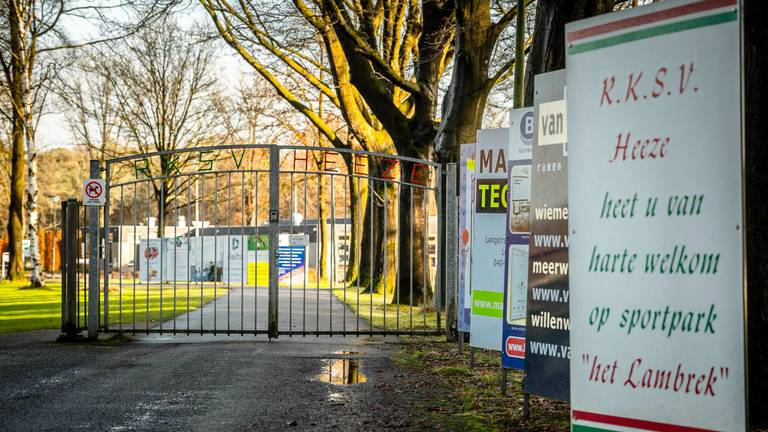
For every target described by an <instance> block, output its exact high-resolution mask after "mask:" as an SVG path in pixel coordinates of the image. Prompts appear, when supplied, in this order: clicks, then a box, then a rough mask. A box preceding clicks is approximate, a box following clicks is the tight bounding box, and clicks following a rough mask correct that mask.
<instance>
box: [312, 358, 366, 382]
mask: <svg viewBox="0 0 768 432" xmlns="http://www.w3.org/2000/svg"><path fill="white" fill-rule="evenodd" d="M338 354H340V355H342V356H344V357H342V358H334V359H325V360H323V366H322V368H321V369H320V374H319V375H318V376H317V379H318V380H320V381H323V382H327V383H331V384H336V385H354V384H360V383H364V382H366V380H367V379H366V377H365V374H363V372H362V360H360V359H356V358H349V357H347V356H349V355H355V354H358V353H357V352H352V351H343V352H340V353H338Z"/></svg>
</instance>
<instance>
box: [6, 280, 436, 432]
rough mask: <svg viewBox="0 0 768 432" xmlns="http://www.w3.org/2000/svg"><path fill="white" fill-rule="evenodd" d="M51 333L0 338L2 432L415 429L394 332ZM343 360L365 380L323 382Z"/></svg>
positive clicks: (415, 394) (416, 396) (414, 392)
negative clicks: (77, 337)
mask: <svg viewBox="0 0 768 432" xmlns="http://www.w3.org/2000/svg"><path fill="white" fill-rule="evenodd" d="M231 295H237V296H239V295H240V293H239V292H237V291H235V292H233V294H231ZM232 300H234V299H232ZM330 301H335V300H333V299H330ZM281 302H282V300H281ZM220 304H221V300H219V302H217V304H216V305H215V306H214V305H208V306H206V307H208V308H210V307H219V305H220ZM231 304H232V303H230V305H231ZM281 310H282V307H281ZM329 310H332V308H331V309H329ZM206 312H207V311H206ZM336 313H340V314H342V315H344V314H346V313H349V311H348V310H347V311H346V312H345V311H344V310H343V306H342V307H341V308H337V311H332V314H336ZM206 315H207V313H204V314H203V316H206ZM217 315H218V314H217ZM339 322H341V321H339ZM164 325H167V322H166V323H164ZM57 334H58V332H56V331H39V332H26V333H13V334H3V335H0V430H23V431H26V430H30V431H31V430H35V431H38V430H56V431H59V430H107V431H124V430H125V431H131V430H193V431H195V430H200V431H207V432H210V431H220V430H222V431H228V430H232V431H242V430H258V431H260V430H265V431H271V430H382V429H410V430H421V429H423V426H421V425H420V419H419V418H418V417H417V416H416V414H415V413H414V410H413V407H414V405H415V404H416V403H417V402H418V401H423V400H426V399H425V398H428V397H429V394H428V390H427V389H423V388H413V387H412V386H407V385H405V384H404V383H405V382H406V380H407V376H405V377H404V374H405V372H403V371H401V370H399V369H398V368H397V367H396V366H394V365H393V363H392V360H391V357H392V355H393V354H394V353H395V351H396V349H397V347H396V344H397V342H398V341H397V339H394V338H392V337H389V338H387V339H385V338H382V337H374V338H369V337H361V338H354V337H346V338H343V337H335V336H334V337H319V338H318V337H293V338H288V337H285V336H281V337H280V338H279V339H277V340H272V341H268V340H267V339H266V338H264V337H254V336H239V335H237V336H234V335H233V336H226V335H216V336H213V335H206V336H181V335H180V336H175V337H174V336H168V335H162V336H149V337H138V338H137V339H135V340H133V341H129V342H123V343H104V342H102V343H101V344H96V345H94V344H87V343H78V344H61V343H56V342H55V341H54V339H55V338H56V336H57ZM343 352H353V353H355V354H351V355H346V356H345V355H344V354H343ZM341 357H352V358H355V359H359V360H360V371H361V372H362V374H364V376H365V382H364V383H360V384H357V385H349V386H343V385H337V384H331V383H327V382H323V381H322V380H321V379H320V377H321V376H333V375H337V374H338V373H339V372H338V371H330V370H329V367H330V366H329V365H330V364H331V363H332V360H329V359H335V358H341ZM347 372H349V371H347Z"/></svg>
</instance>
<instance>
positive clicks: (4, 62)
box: [0, 0, 173, 286]
mask: <svg viewBox="0 0 768 432" xmlns="http://www.w3.org/2000/svg"><path fill="white" fill-rule="evenodd" d="M169 1H170V3H165V2H163V1H160V0H152V1H150V2H149V7H148V8H146V9H145V11H144V12H145V13H141V14H139V15H138V17H136V20H135V22H132V23H131V24H130V25H129V26H128V27H127V28H124V27H122V26H120V25H118V23H116V22H113V23H111V24H112V25H111V26H109V27H108V28H107V31H106V33H105V35H104V37H103V38H98V39H95V40H89V41H82V42H73V41H72V40H70V39H69V38H68V37H67V34H66V32H64V31H63V30H62V28H61V25H62V22H63V21H64V20H65V18H67V17H71V18H80V19H88V18H90V19H93V20H94V21H93V22H104V21H105V20H106V16H105V14H104V11H105V10H111V11H116V10H123V11H125V12H128V9H130V8H133V7H135V6H137V5H140V4H142V3H143V2H142V1H141V0H134V1H129V0H126V1H125V2H117V3H109V4H98V5H97V4H90V3H76V4H72V3H69V2H63V1H61V0H8V2H3V3H0V30H2V36H0V67H1V68H2V71H3V75H2V77H3V79H4V81H5V84H4V85H5V87H6V88H7V92H8V99H9V100H10V104H9V105H10V114H9V115H8V117H9V119H10V122H11V127H12V132H11V145H10V147H11V187H10V205H9V220H8V236H9V242H10V245H11V246H10V255H11V260H10V268H9V272H8V277H9V279H12V280H24V279H25V275H24V268H23V261H22V252H21V241H22V237H23V234H24V222H25V219H26V223H27V231H28V236H29V240H30V243H31V249H30V251H31V254H32V285H34V286H40V285H42V284H43V279H42V265H41V261H40V254H39V250H38V245H39V241H38V235H37V220H38V213H37V200H38V197H37V195H38V194H37V162H36V157H37V146H36V144H35V125H36V122H37V121H38V119H39V116H38V115H37V113H36V112H35V107H36V106H37V107H40V106H42V105H43V103H44V102H43V101H41V100H37V101H36V100H35V99H37V96H39V95H43V96H45V95H46V94H47V88H45V86H46V85H47V82H48V81H49V79H50V78H51V75H49V72H50V71H52V70H54V71H55V70H56V68H55V67H53V66H54V64H55V63H53V62H46V61H44V60H43V59H41V56H42V57H45V56H47V55H50V54H52V53H55V52H57V51H62V50H69V49H72V48H78V47H82V46H86V45H90V44H97V43H101V42H107V41H114V40H117V39H119V38H121V37H124V35H125V34H127V33H131V32H134V31H136V29H138V28H141V27H143V26H144V25H146V24H147V23H148V22H151V21H152V20H153V19H154V18H155V17H156V16H157V15H158V14H163V13H164V12H165V11H166V10H167V8H168V7H169V6H170V5H171V4H173V1H172V0H169ZM129 15H131V14H130V13H129ZM132 17H135V16H133V15H132ZM116 29H117V30H116ZM46 63H47V64H48V65H49V66H48V67H46V66H45V64H46ZM40 89H42V90H43V91H42V92H38V91H37V90H40ZM36 103H37V105H36ZM25 194H26V196H25ZM25 210H26V215H25ZM25 216H26V217H25Z"/></svg>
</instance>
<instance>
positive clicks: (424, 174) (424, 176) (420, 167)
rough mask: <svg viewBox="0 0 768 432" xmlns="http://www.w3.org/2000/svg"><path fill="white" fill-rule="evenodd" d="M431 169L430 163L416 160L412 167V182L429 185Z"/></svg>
mask: <svg viewBox="0 0 768 432" xmlns="http://www.w3.org/2000/svg"><path fill="white" fill-rule="evenodd" d="M429 175H430V169H429V165H427V164H424V163H421V162H414V163H413V166H412V167H411V183H413V184H415V185H419V186H427V185H428V184H429V177H430V176H429Z"/></svg>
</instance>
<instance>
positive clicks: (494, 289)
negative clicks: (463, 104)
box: [469, 128, 509, 351]
mask: <svg viewBox="0 0 768 432" xmlns="http://www.w3.org/2000/svg"><path fill="white" fill-rule="evenodd" d="M508 140H509V132H508V131H507V129H506V128H504V129H481V130H479V131H477V147H476V156H477V160H476V162H475V187H474V194H475V198H474V199H475V205H474V207H473V209H474V212H475V214H474V215H473V216H472V240H471V243H472V260H471V262H472V270H471V275H470V281H471V283H470V285H471V287H472V306H471V308H472V326H471V328H470V333H471V337H470V340H469V345H470V346H472V347H477V348H485V349H490V350H496V351H498V350H500V349H501V346H500V344H499V341H500V340H501V322H502V316H503V315H504V243H505V237H504V232H505V229H504V221H505V219H506V211H507V154H506V152H507V141H508Z"/></svg>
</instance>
